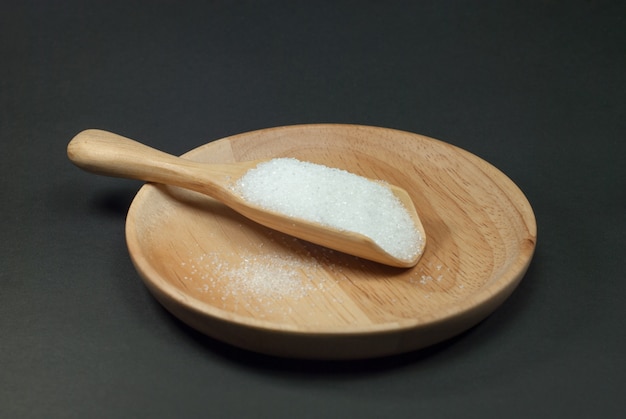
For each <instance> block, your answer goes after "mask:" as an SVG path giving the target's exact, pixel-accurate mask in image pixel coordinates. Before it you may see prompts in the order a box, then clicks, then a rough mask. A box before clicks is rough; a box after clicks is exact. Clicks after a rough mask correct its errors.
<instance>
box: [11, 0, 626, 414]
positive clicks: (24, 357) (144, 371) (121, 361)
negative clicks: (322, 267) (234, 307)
mask: <svg viewBox="0 0 626 419" xmlns="http://www.w3.org/2000/svg"><path fill="white" fill-rule="evenodd" d="M0 60H1V65H0V98H1V100H0V134H1V139H0V140H1V142H0V157H1V158H2V164H1V165H0V173H1V180H2V184H1V186H2V187H1V188H0V194H1V198H2V200H1V208H2V212H1V217H0V227H1V237H2V241H1V245H0V246H1V254H2V259H1V260H2V262H1V263H2V264H1V268H0V416H1V417H4V418H13V417H15V418H17V417H77V418H85V417H89V418H100V417H102V418H105V417H107V418H110V417H117V418H123V417H134V418H139V417H244V416H245V417H271V418H278V417H299V418H309V417H310V418H319V417H355V418H357V417H359V418H365V417H430V418H439V417H481V418H484V417H510V418H513V417H519V418H529V417H551V418H558V417H598V418H612V417H620V416H621V417H624V416H626V401H625V397H624V389H625V388H626V361H625V359H624V356H625V354H626V317H625V316H626V282H625V279H626V278H625V272H626V269H625V264H624V250H626V246H625V244H626V240H625V235H626V233H625V232H626V219H625V218H626V217H625V213H626V211H625V210H626V169H625V167H626V166H625V164H624V158H625V157H626V147H625V145H624V141H625V135H626V75H625V73H626V3H625V2H624V1H591V0H589V1H580V0H573V1H549V0H545V1H490V2H489V1H477V2H469V1H386V2H382V1H364V0H360V1H343V0H338V1H320V2H312V1H311V2H305V1H205V2H182V1H181V2H179V1H143V2H141V1H128V0H124V1H89V2H83V1H13V2H7V1H1V2H0ZM318 122H320V123H321V122H337V123H357V124H366V125H376V126H383V127H389V128H397V129H401V130H406V131H411V132H416V133H420V134H424V135H428V136H431V137H434V138H438V139H441V140H444V141H446V142H449V143H452V144H454V145H457V146H459V147H462V148H464V149H466V150H468V151H470V152H472V153H475V154H477V155H478V156H480V157H482V158H484V159H485V160H487V161H489V162H490V163H492V164H494V165H495V166H496V167H498V168H499V169H501V170H502V171H503V172H504V173H506V174H507V175H508V176H509V177H511V178H512V179H513V180H514V181H515V182H516V183H517V184H518V185H519V186H520V188H521V189H522V190H523V191H524V193H525V194H526V195H527V197H528V199H529V201H530V202H531V204H532V206H533V208H534V210H535V213H536V217H537V223H538V227H539V236H538V246H537V250H536V254H535V257H534V259H533V262H532V265H531V267H530V269H529V271H528V273H527V275H526V277H525V279H524V280H523V281H522V283H521V285H520V287H519V288H518V289H517V291H516V292H515V293H514V294H513V296H512V297H511V298H510V299H509V300H508V301H507V302H506V303H505V304H504V305H503V306H502V307H501V308H500V309H499V310H498V311H496V312H495V313H494V314H493V315H492V316H490V317H489V318H488V319H487V320H485V321H484V322H482V323H481V324H480V325H478V326H477V327H475V328H473V329H472V330H470V331H468V332H467V333H464V334H463V335H461V336H459V337H457V338H454V339H452V340H450V341H448V342H445V343H443V344H440V345H437V346H435V347H432V348H428V349H426V350H422V351H418V352H416V353H410V354H406V355H401V356H397V357H391V358H385V359H378V360H369V361H359V362H335V363H332V362H304V361H294V360H284V359H279V358H272V357H267V356H262V355H257V354H253V353H249V352H246V351H243V350H239V349H235V348H231V347H230V346H227V345H225V344H222V343H220V342H216V341H214V340H212V339H209V338H207V337H204V336H202V335H200V334H198V333H196V332H194V331H193V330H190V329H189V328H187V327H186V326H184V325H183V324H182V323H180V322H179V321H178V320H176V319H175V318H173V317H172V316H171V315H169V314H168V313H167V312H166V311H165V310H164V309H162V308H161V306H160V305H159V304H158V303H157V302H155V300H154V299H153V298H152V297H151V295H150V294H149V293H148V291H147V290H146V288H145V287H144V286H143V284H142V282H141V281H140V279H139V277H138V275H137V274H136V272H135V271H134V269H133V267H132V264H131V262H130V259H129V257H128V254H127V251H126V246H125V239H124V217H125V213H126V210H127V209H128V205H129V203H130V201H131V200H132V198H133V196H134V194H135V192H136V191H137V190H138V188H139V187H140V185H141V183H139V182H135V181H127V180H121V179H111V178H103V177H97V176H94V175H90V174H87V173H84V172H82V171H80V170H79V169H77V168H75V167H74V166H72V165H71V164H70V163H69V161H68V160H67V158H66V154H65V152H66V151H65V148H66V145H67V142H68V141H69V140H70V139H71V138H72V137H73V135H75V134H76V133H77V132H79V131H81V130H83V129H86V128H103V129H108V130H111V131H114V132H117V133H120V134H122V135H126V136H128V137H131V138H135V139H137V140H140V141H143V142H146V143H148V144H150V145H152V146H154V147H157V148H160V149H163V150H165V151H168V152H170V153H173V154H182V153H184V152H186V151H188V150H190V149H192V148H195V147H197V146H199V145H201V144H204V143H206V142H209V141H212V140H215V139H218V138H221V137H224V136H228V135H232V134H237V133H241V132H245V131H249V130H254V129H259V128H266V127H272V126H279V125H288V124H299V123H318Z"/></svg>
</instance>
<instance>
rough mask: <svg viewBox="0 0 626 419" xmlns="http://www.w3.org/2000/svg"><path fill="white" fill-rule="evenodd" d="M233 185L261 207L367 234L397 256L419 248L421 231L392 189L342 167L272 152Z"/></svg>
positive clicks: (406, 256) (407, 257)
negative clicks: (268, 158) (283, 156)
mask: <svg viewBox="0 0 626 419" xmlns="http://www.w3.org/2000/svg"><path fill="white" fill-rule="evenodd" d="M234 189H235V190H236V191H238V192H239V193H240V194H241V195H242V197H243V198H244V199H246V200H247V201H249V202H251V203H254V204H256V205H259V206H261V207H263V208H267V209H269V210H272V211H276V212H280V213H282V214H285V215H287V216H290V217H294V218H301V219H305V220H308V221H312V222H315V223H319V224H322V225H327V226H330V227H333V228H337V229H339V230H342V231H350V232H355V233H359V234H363V235H365V236H368V237H370V238H371V239H372V240H374V241H375V242H376V243H377V244H378V245H379V246H380V247H381V248H383V250H385V251H386V252H388V253H389V254H391V255H393V256H395V257H397V258H399V259H403V260H410V259H412V258H413V257H415V255H417V253H418V252H419V250H420V248H421V243H422V240H423V239H422V237H421V235H420V232H419V231H418V230H417V229H416V228H415V224H414V223H413V220H412V218H411V216H410V214H409V212H408V211H407V210H406V208H405V207H404V205H403V204H402V202H401V201H400V200H399V199H398V198H397V197H396V196H395V195H394V194H393V192H392V191H391V189H390V188H389V187H388V186H386V185H385V184H384V183H382V182H375V181H371V180H369V179H366V178H364V177H361V176H358V175H355V174H353V173H350V172H347V171H345V170H340V169H335V168H330V167H327V166H323V165H319V164H314V163H309V162H303V161H300V160H297V159H293V158H276V159H272V160H269V161H267V162H264V163H261V164H259V165H258V166H257V167H256V168H254V169H251V170H249V171H248V172H247V173H246V174H244V176H242V177H241V178H240V179H239V180H238V181H237V184H236V186H235V188H234Z"/></svg>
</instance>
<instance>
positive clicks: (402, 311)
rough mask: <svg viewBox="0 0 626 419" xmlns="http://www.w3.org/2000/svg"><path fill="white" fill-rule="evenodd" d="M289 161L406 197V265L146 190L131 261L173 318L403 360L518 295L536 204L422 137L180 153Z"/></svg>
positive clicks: (308, 129) (273, 133) (353, 128)
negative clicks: (410, 261) (416, 237)
mask: <svg viewBox="0 0 626 419" xmlns="http://www.w3.org/2000/svg"><path fill="white" fill-rule="evenodd" d="M285 156H289V157H295V158H298V159H301V160H307V161H311V162H314V163H319V164H324V165H326V166H331V167H338V168H342V169H345V170H348V171H350V172H353V173H356V174H359V175H362V176H366V177H369V178H378V179H384V180H386V181H388V182H390V183H393V184H396V185H398V186H400V187H402V188H404V189H406V190H407V191H408V192H409V194H410V195H411V197H412V199H413V201H414V202H415V207H416V208H417V211H418V213H419V214H420V217H421V219H422V222H423V224H424V228H425V230H426V234H427V245H426V251H425V253H424V255H423V257H422V258H421V260H420V262H419V263H418V265H417V266H415V267H414V268H411V269H400V268H392V267H388V266H383V265H380V264H377V263H374V262H368V261H365V260H361V259H358V258H355V257H352V256H348V255H344V254H340V253H338V252H333V251H330V250H328V249H325V248H322V247H319V246H315V245H312V244H309V243H307V242H303V241H300V240H298V239H293V238H291V237H289V236H285V235H282V234H280V233H277V232H274V231H270V230H269V229H266V228H264V227H261V226H259V225H256V224H254V223H252V222H249V221H248V220H247V219H245V218H243V217H242V216H239V215H238V214H236V213H234V212H233V211H231V210H230V209H228V208H226V207H225V206H223V205H221V204H220V203H219V202H217V201H215V200H213V199H211V198H209V197H206V196H203V195H200V194H197V193H194V192H189V191H186V190H183V189H179V188H175V187H168V186H163V185H153V184H146V185H144V186H143V187H142V188H141V190H140V191H139V193H138V194H137V196H136V197H135V199H134V201H133V203H132V205H131V207H130V210H129V213H128V218H127V223H126V236H127V242H128V248H129V251H130V255H131V258H132V261H133V263H134V265H135V267H136V268H137V270H138V272H139V274H140V275H141V277H142V278H143V280H144V282H145V284H146V285H147V287H148V288H149V290H150V291H151V292H152V293H153V295H154V296H155V297H156V299H157V300H158V301H160V302H161V304H163V306H165V307H166V308H167V309H168V310H169V311H170V312H171V313H173V314H174V315H175V316H176V317H178V318H179V319H180V320H182V321H183V322H185V323H187V324H188V325H190V326H191V327H193V328H195V329H197V330H199V331H201V332H203V333H205V334H207V335H209V336H212V337H214V338H216V339H220V340H222V341H225V342H228V343H230V344H232V345H236V346H238V347H241V348H246V349H249V350H252V351H257V352H261V353H266V354H271V355H277V356H285V357H298V358H311V359H358V358H367V357H376V356H384V355H391V354H398V353H402V352H407V351H411V350H415V349H418V348H422V347H425V346H428V345H431V344H434V343H437V342H440V341H442V340H445V339H447V338H450V337H452V336H454V335H456V334H458V333H460V332H462V331H464V330H466V329H468V328H470V327H472V326H473V325H475V324H476V323H478V322H479V321H481V320H482V319H484V318H485V317H486V316H488V315H489V314H490V313H491V312H493V310H495V309H496V308H497V307H498V306H499V305H500V304H501V303H502V302H503V301H504V300H505V299H506V298H507V297H508V296H509V295H510V294H511V292H513V290H514V289H515V287H516V286H517V284H518V283H519V281H520V280H521V278H522V276H523V275H524V273H525V272H526V269H527V268H528V265H529V263H530V260H531V258H532V254H533V251H534V248H535V241H536V223H535V218H534V214H533V211H532V208H531V207H530V205H529V203H528V201H527V199H526V198H525V196H524V195H523V193H522V192H521V191H520V190H519V188H518V187H517V186H516V185H515V184H514V183H513V182H512V181H511V180H510V179H509V178H507V177H506V176H505V175H504V174H503V173H502V172H500V171H499V170H498V169H496V168H495V167H493V166H492V165H490V164H489V163H487V162H485V161H484V160H481V159H480V158H478V157H476V156H475V155H473V154H470V153H468V152H466V151H464V150H461V149H459V148H457V147H454V146H452V145H449V144H446V143H444V142H441V141H438V140H434V139H431V138H427V137H424V136H421V135H417V134H412V133H408V132H403V131H397V130H392V129H386V128H376V127H368V126H358V125H333V124H328V125H296V126H286V127H278V128H272V129H264V130H259V131H254V132H249V133H245V134H240V135H235V136H232V137H228V138H224V139H221V140H218V141H214V142H211V143H209V144H206V145H203V146H201V147H198V148H196V149H194V150H192V151H190V152H188V153H186V154H185V155H184V157H186V158H189V159H193V160H198V161H203V162H207V163H220V162H232V161H243V160H253V159H263V158H272V157H285Z"/></svg>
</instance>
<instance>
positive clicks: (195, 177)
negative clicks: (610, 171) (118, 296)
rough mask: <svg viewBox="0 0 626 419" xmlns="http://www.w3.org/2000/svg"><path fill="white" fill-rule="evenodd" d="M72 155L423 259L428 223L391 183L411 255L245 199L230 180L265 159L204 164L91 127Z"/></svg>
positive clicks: (307, 234) (318, 240) (282, 222)
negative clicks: (416, 243)
mask: <svg viewBox="0 0 626 419" xmlns="http://www.w3.org/2000/svg"><path fill="white" fill-rule="evenodd" d="M67 155H68V157H69V158H70V160H71V161H72V162H73V163H74V164H75V165H76V166H78V167H80V168H81V169H84V170H87V171H89V172H93V173H97V174H101V175H107V176H115V177H123V178H128V179H138V180H143V181H147V182H156V183H161V184H166V185H173V186H178V187H181V188H185V189H190V190H193V191H196V192H200V193H202V194H205V195H209V196H211V197H212V198H215V199H217V200H219V201H221V202H222V203H224V204H225V205H227V206H229V207H230V208H232V209H233V210H235V211H236V212H238V213H240V214H242V215H243V216H245V217H247V218H249V219H251V220H253V221H255V222H257V223H259V224H262V225H264V226H266V227H269V228H272V229H274V230H278V231H281V232H283V233H286V234H289V235H291V236H294V237H298V238H300V239H303V240H306V241H309V242H312V243H315V244H319V245H321V246H325V247H328V248H331V249H334V250H338V251H340V252H344V253H348V254H351V255H354V256H359V257H361V258H364V259H368V260H372V261H375V262H380V263H383V264H386V265H390V266H396V267H405V268H408V267H412V266H415V264H417V262H418V260H419V259H420V257H421V255H422V253H423V249H424V244H425V237H426V235H425V234H424V228H423V226H422V223H421V221H420V219H419V217H418V215H417V212H416V210H415V207H414V206H413V202H412V201H411V198H410V196H409V195H408V193H407V192H406V191H405V190H404V189H402V188H399V187H397V186H393V185H390V189H391V190H392V192H393V193H394V194H395V195H396V196H397V197H398V199H399V200H400V201H401V202H402V203H403V205H404V206H405V207H406V209H407V210H408V211H409V214H410V215H411V217H412V219H413V222H414V224H415V228H416V229H417V230H418V231H419V232H420V234H421V236H422V244H421V248H420V251H419V252H418V253H417V254H416V255H415V257H413V258H412V259H410V260H406V259H400V258H397V257H395V256H393V255H391V254H389V253H388V252H386V251H385V250H383V249H382V248H381V247H380V246H379V245H378V244H376V243H375V242H374V241H373V240H372V239H370V238H369V237H367V236H365V235H362V234H358V233H352V232H346V231H341V230H339V229H335V228H332V227H329V226H325V225H321V224H318V223H313V222H310V221H307V220H302V219H299V218H293V217H288V216H286V215H284V214H280V213H276V212H273V211H269V210H267V209H264V208H261V207H259V206H256V205H253V204H251V203H249V202H247V201H245V200H244V199H243V198H242V197H241V196H239V195H238V194H237V193H236V192H235V191H233V188H232V185H233V184H234V183H236V181H237V179H239V178H240V177H242V176H243V175H244V174H245V173H246V172H247V171H248V170H250V169H252V168H254V167H256V166H257V165H258V164H259V163H261V162H262V161H247V162H239V163H227V164H206V163H199V162H195V161H192V160H187V159H184V158H181V157H176V156H173V155H170V154H167V153H164V152H162V151H159V150H156V149H154V148H151V147H148V146H146V145H144V144H141V143H138V142H136V141H134V140H131V139H128V138H125V137H122V136H120V135H117V134H113V133H111V132H107V131H102V130H95V129H90V130H86V131H83V132H81V133H79V134H78V135H76V136H75V137H74V138H73V139H72V140H71V141H70V143H69V144H68V146H67Z"/></svg>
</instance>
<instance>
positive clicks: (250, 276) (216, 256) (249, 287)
mask: <svg viewBox="0 0 626 419" xmlns="http://www.w3.org/2000/svg"><path fill="white" fill-rule="evenodd" d="M181 266H189V267H190V268H191V271H190V274H191V276H185V277H184V279H186V280H200V281H203V282H204V283H203V284H202V285H201V287H200V288H199V291H202V292H209V291H210V290H211V289H213V288H216V287H218V286H219V288H220V289H221V290H222V292H224V293H225V294H224V296H239V297H241V298H246V297H254V298H256V299H262V298H273V299H276V298H283V297H290V298H301V297H304V296H305V295H306V294H307V293H308V292H310V291H312V290H314V289H317V288H318V287H319V286H323V284H322V283H319V284H317V285H314V284H313V282H312V278H313V275H314V274H315V273H316V272H317V270H318V269H319V267H320V266H319V264H318V263H317V261H315V260H306V259H301V258H299V257H297V256H293V257H292V256H283V255H272V254H252V253H247V252H245V253H243V254H237V255H235V254H234V253H228V254H222V253H209V254H203V255H201V256H200V257H198V258H196V259H195V260H190V261H189V263H185V262H183V263H181ZM196 266H197V267H196ZM316 276H318V275H316ZM318 281H319V279H318ZM322 282H323V281H322Z"/></svg>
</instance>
